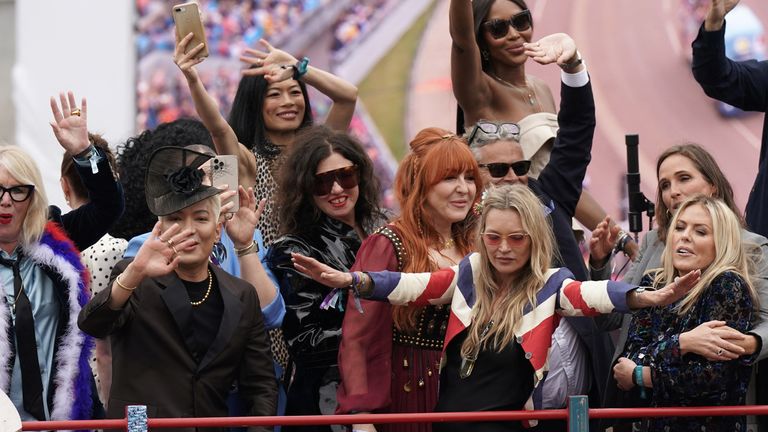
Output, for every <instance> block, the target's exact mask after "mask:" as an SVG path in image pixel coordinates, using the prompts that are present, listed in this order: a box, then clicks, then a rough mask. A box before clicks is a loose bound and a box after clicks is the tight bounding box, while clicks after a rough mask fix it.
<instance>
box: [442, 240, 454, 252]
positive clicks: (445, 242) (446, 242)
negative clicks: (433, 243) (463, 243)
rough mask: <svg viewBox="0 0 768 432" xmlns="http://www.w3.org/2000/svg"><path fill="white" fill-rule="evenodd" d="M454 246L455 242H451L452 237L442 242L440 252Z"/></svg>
mask: <svg viewBox="0 0 768 432" xmlns="http://www.w3.org/2000/svg"><path fill="white" fill-rule="evenodd" d="M455 244H456V242H455V241H453V237H451V238H449V239H448V240H446V241H444V242H443V248H442V249H441V250H445V249H450V248H452V247H453V246H454V245H455Z"/></svg>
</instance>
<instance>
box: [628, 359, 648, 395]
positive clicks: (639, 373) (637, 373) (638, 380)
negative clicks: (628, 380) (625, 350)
mask: <svg viewBox="0 0 768 432" xmlns="http://www.w3.org/2000/svg"><path fill="white" fill-rule="evenodd" d="M632 381H634V382H635V384H636V385H637V387H638V388H639V389H640V399H645V398H646V397H647V395H646V393H645V385H644V383H643V367H642V366H641V365H637V366H635V370H634V371H632Z"/></svg>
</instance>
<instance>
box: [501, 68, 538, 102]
mask: <svg viewBox="0 0 768 432" xmlns="http://www.w3.org/2000/svg"><path fill="white" fill-rule="evenodd" d="M491 76H492V77H493V79H495V80H496V81H498V82H500V83H502V84H504V85H505V86H507V87H509V88H511V89H512V90H515V91H516V92H518V93H519V94H520V97H522V98H523V102H528V104H529V105H531V106H535V105H536V98H535V97H534V95H535V94H536V90H533V92H531V86H530V84H529V82H528V78H526V79H525V89H522V88H520V86H516V85H514V84H512V83H510V82H508V81H505V80H503V79H501V78H500V77H499V76H498V75H496V74H491ZM539 111H541V105H539Z"/></svg>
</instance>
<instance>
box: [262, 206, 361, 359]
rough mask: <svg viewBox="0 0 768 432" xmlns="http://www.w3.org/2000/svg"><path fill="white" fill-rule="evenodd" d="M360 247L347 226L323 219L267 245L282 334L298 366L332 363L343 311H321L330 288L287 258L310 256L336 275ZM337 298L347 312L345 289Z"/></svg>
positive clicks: (358, 241) (346, 268)
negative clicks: (293, 254) (280, 308)
mask: <svg viewBox="0 0 768 432" xmlns="http://www.w3.org/2000/svg"><path fill="white" fill-rule="evenodd" d="M360 244H361V240H360V238H359V237H358V236H357V233H355V230H354V229H353V228H352V227H350V226H349V225H346V224H344V223H342V222H339V221H337V220H335V219H331V218H329V217H324V218H323V220H322V221H321V223H319V224H318V225H316V226H315V227H313V229H312V230H311V231H310V232H309V233H306V234H302V235H287V236H283V237H281V238H279V239H277V240H276V241H275V242H274V243H272V246H271V247H270V250H269V252H268V254H267V265H269V267H270V269H272V272H273V273H274V274H275V277H277V280H278V282H279V284H280V293H281V294H282V296H283V299H284V300H285V309H286V310H285V318H284V319H283V334H284V335H285V339H286V341H287V342H288V349H289V350H290V352H291V356H292V358H293V360H294V361H295V362H296V364H297V366H301V367H305V368H307V367H328V366H334V365H336V364H337V356H338V351H339V344H340V343H341V323H342V321H343V320H344V311H341V310H339V309H336V308H329V309H326V310H324V309H321V308H320V304H321V303H322V302H323V299H324V298H325V296H326V295H328V293H330V292H331V288H328V287H326V286H325V285H321V284H318V283H317V282H315V281H313V280H311V279H309V278H307V277H305V276H303V275H302V274H300V273H298V272H297V271H296V270H295V269H294V268H293V263H292V262H291V256H290V253H291V252H298V253H301V254H303V255H307V256H311V257H312V258H315V259H317V260H318V261H320V262H323V263H325V264H328V265H329V266H331V267H333V268H335V269H337V270H342V271H347V270H349V269H350V268H351V267H352V264H353V263H354V262H355V255H356V254H357V250H358V249H359V248H360ZM340 294H341V296H342V297H341V298H340V304H341V305H344V307H345V308H346V303H347V293H346V290H342V291H340ZM352 313H357V311H353V312H352Z"/></svg>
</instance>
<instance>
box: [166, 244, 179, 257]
mask: <svg viewBox="0 0 768 432" xmlns="http://www.w3.org/2000/svg"><path fill="white" fill-rule="evenodd" d="M168 246H170V247H171V250H172V251H173V255H174V256H176V255H178V254H179V251H177V250H176V246H174V245H168Z"/></svg>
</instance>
